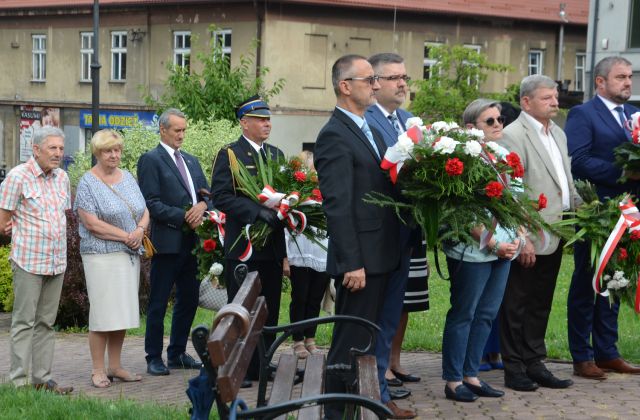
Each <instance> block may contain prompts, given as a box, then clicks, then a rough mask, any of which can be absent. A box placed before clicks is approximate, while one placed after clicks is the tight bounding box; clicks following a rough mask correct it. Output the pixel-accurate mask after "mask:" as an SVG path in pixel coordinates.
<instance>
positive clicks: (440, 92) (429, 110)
mask: <svg viewBox="0 0 640 420" xmlns="http://www.w3.org/2000/svg"><path fill="white" fill-rule="evenodd" d="M429 58H431V59H433V60H436V64H434V65H433V66H432V67H431V77H430V78H429V79H426V80H419V81H417V82H416V83H415V84H414V86H417V88H418V90H417V92H416V96H415V99H414V100H413V102H412V103H411V110H412V111H413V113H414V114H416V115H420V116H421V117H422V118H424V119H425V121H436V120H447V121H457V122H459V121H461V119H462V113H463V112H464V109H465V108H466V107H467V105H468V104H469V102H471V101H473V100H474V99H477V98H479V97H481V96H488V97H492V98H495V99H497V100H513V98H511V97H510V95H507V94H506V93H505V94H501V93H491V94H487V93H481V92H480V85H481V84H482V82H484V81H485V80H486V79H487V75H488V73H489V72H490V71H495V72H499V73H504V72H506V71H508V70H509V69H510V67H509V66H505V65H502V64H494V63H490V62H489V60H488V59H487V56H486V55H484V54H482V53H479V52H477V51H475V50H472V49H470V48H465V47H464V46H462V45H453V46H451V45H441V46H435V47H432V48H431V49H430V51H429Z"/></svg>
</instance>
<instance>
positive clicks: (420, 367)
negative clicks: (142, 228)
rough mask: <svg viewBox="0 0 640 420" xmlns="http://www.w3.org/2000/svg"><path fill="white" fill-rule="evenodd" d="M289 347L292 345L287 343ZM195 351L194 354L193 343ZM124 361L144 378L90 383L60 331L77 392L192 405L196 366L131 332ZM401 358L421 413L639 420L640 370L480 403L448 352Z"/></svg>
mask: <svg viewBox="0 0 640 420" xmlns="http://www.w3.org/2000/svg"><path fill="white" fill-rule="evenodd" d="M4 321H5V322H3V317H1V316H0V355H6V356H5V357H1V358H0V383H5V382H8V373H9V357H8V354H9V334H8V325H7V323H6V317H5V319H4ZM166 344H167V343H165V346H166ZM283 351H289V350H288V349H283ZM188 352H189V353H191V354H192V355H195V351H194V350H193V348H192V347H191V345H189V349H188ZM122 360H123V364H124V365H125V367H126V368H128V369H130V370H131V371H132V372H138V373H141V374H142V375H143V380H142V382H139V383H121V382H116V383H114V385H113V386H112V387H111V388H107V389H96V388H93V387H92V386H91V385H90V372H91V359H90V355H89V348H88V343H87V335H86V334H58V335H57V337H56V349H55V359H54V366H53V373H54V379H55V380H56V381H58V382H59V383H61V384H64V385H72V386H74V387H75V389H76V390H75V391H74V394H75V395H80V394H83V395H87V396H91V397H99V398H107V399H120V398H127V399H134V400H138V401H145V402H155V403H160V404H172V405H176V406H181V407H184V406H186V405H187V404H189V400H188V398H187V396H186V394H185V389H186V388H187V381H188V380H189V379H190V378H191V377H192V376H194V375H195V372H196V371H192V370H186V371H184V370H173V371H172V372H171V375H169V376H156V377H154V376H149V375H147V374H146V363H145V360H144V339H143V338H142V337H127V338H126V340H125V344H124V349H123V355H122ZM402 363H403V365H404V366H407V367H410V369H411V372H412V373H414V374H418V375H420V376H422V382H420V383H417V384H410V385H408V388H409V389H410V390H411V391H412V396H411V397H409V398H408V399H407V400H404V401H399V402H398V405H400V406H401V407H412V408H414V409H415V410H417V413H418V418H420V419H431V418H438V419H457V418H459V419H462V418H465V419H516V418H517V419H518V420H526V419H536V420H540V419H558V418H565V419H576V420H578V419H586V418H593V419H638V418H640V392H639V390H640V388H639V387H640V376H632V375H620V374H609V378H608V379H607V380H606V381H602V382H598V381H591V380H587V379H582V378H577V377H574V376H572V368H571V364H568V363H557V362H549V363H547V366H548V367H549V369H550V370H551V371H552V372H553V373H554V374H556V375H557V376H558V377H560V378H572V379H573V380H574V382H575V384H574V385H573V386H572V387H571V388H569V389H566V390H552V389H544V388H541V389H540V390H538V391H536V392H530V393H525V392H515V391H512V390H508V389H507V390H506V395H505V396H504V397H503V398H498V399H491V398H479V399H478V400H477V401H476V402H474V403H457V402H452V401H449V400H446V399H445V398H444V392H443V389H444V382H443V381H442V379H441V378H440V376H441V373H442V369H441V356H440V354H436V353H427V352H411V353H403V354H402ZM480 376H481V378H482V379H483V380H485V381H486V382H488V383H490V384H492V385H494V386H496V387H498V388H503V380H502V374H501V371H492V372H486V373H481V374H480ZM255 392H256V387H255V386H254V388H252V389H248V390H242V392H241V396H242V398H243V399H244V400H245V401H247V402H248V403H249V404H250V405H253V404H255V396H254V395H253V394H254V393H255Z"/></svg>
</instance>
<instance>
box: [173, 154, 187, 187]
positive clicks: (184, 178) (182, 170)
mask: <svg viewBox="0 0 640 420" xmlns="http://www.w3.org/2000/svg"><path fill="white" fill-rule="evenodd" d="M173 155H174V156H175V158H176V166H177V167H178V172H180V176H182V182H184V186H185V187H187V189H189V177H188V176H187V168H185V167H184V160H182V155H181V154H180V152H179V151H178V150H176V151H175V152H174V153H173Z"/></svg>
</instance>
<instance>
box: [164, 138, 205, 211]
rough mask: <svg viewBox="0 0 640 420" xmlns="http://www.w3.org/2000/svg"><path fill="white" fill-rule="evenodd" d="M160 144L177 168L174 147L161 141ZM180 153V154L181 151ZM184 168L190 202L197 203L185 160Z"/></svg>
mask: <svg viewBox="0 0 640 420" xmlns="http://www.w3.org/2000/svg"><path fill="white" fill-rule="evenodd" d="M160 145H161V146H162V147H163V148H164V150H166V151H167V153H169V156H171V160H172V161H173V163H174V164H175V165H176V168H178V164H177V163H176V157H175V155H174V153H175V151H176V149H174V148H173V147H171V146H168V145H166V144H164V143H163V142H160ZM180 155H182V153H181V154H180ZM182 160H183V161H184V160H185V159H184V156H182ZM184 168H185V169H186V172H187V178H189V192H190V193H191V201H192V204H193V205H194V206H195V205H196V204H197V203H198V197H197V196H196V188H195V187H194V186H193V179H191V173H190V172H189V167H188V166H187V163H186V162H185V165H184Z"/></svg>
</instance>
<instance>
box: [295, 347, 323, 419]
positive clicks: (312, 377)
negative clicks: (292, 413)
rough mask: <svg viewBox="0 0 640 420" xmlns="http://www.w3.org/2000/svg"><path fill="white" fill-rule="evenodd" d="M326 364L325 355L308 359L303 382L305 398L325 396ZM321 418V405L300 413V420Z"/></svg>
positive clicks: (302, 410)
mask: <svg viewBox="0 0 640 420" xmlns="http://www.w3.org/2000/svg"><path fill="white" fill-rule="evenodd" d="M325 363H326V362H325V356H324V354H312V355H310V356H309V357H307V363H306V366H305V372H304V382H302V397H303V398H304V397H313V396H315V395H321V394H323V391H324V368H325ZM320 418H322V406H320V405H314V406H311V407H306V408H303V409H301V410H300V411H299V412H298V420H301V419H302V420H317V419H320Z"/></svg>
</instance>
